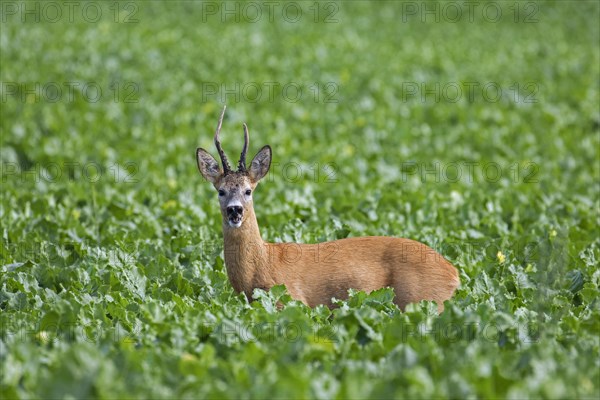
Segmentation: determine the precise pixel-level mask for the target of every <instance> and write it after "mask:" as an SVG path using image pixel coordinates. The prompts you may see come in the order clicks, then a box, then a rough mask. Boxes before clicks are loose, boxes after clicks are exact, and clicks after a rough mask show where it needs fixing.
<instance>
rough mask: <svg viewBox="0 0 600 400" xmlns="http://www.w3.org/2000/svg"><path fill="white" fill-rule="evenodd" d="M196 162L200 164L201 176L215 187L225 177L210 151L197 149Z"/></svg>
mask: <svg viewBox="0 0 600 400" xmlns="http://www.w3.org/2000/svg"><path fill="white" fill-rule="evenodd" d="M196 162H197V163H198V171H200V174H201V175H202V176H203V177H204V179H206V180H207V181H209V182H210V183H212V184H213V185H214V184H215V183H216V182H217V180H218V179H219V178H220V177H221V176H222V175H223V171H221V168H220V167H219V163H218V162H217V160H215V158H214V157H213V156H211V155H210V154H209V153H208V151H206V150H204V149H202V148H200V147H199V148H198V149H196Z"/></svg>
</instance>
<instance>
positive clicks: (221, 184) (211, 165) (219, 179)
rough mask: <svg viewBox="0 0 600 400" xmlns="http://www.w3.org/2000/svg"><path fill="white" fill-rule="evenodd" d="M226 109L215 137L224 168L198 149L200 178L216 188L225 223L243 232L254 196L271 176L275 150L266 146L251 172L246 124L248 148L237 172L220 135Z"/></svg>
mask: <svg viewBox="0 0 600 400" xmlns="http://www.w3.org/2000/svg"><path fill="white" fill-rule="evenodd" d="M225 108H226V107H223V112H221V117H220V118H219V123H218V125H217V131H216V133H215V138H214V141H215V146H216V147H217V152H218V153H219V157H220V158H221V164H222V165H223V168H221V167H220V166H219V163H218V162H217V160H215V158H214V157H213V156H211V155H210V154H209V153H208V152H207V151H206V150H204V149H202V148H198V149H196V161H197V163H198V170H199V171H200V174H201V175H202V176H203V177H204V178H205V179H206V180H208V181H209V182H210V183H212V184H213V186H214V187H215V189H216V190H217V192H218V194H219V204H220V206H221V215H222V216H223V221H224V222H227V225H228V226H229V227H230V228H239V227H241V226H242V224H243V223H244V221H245V217H246V215H248V212H249V211H250V210H253V205H252V192H253V191H254V189H255V188H256V185H257V184H258V181H260V180H261V179H262V178H263V177H264V176H265V175H266V174H267V172H269V167H270V166H271V147H270V146H268V145H267V146H263V148H261V149H260V151H259V152H258V153H257V154H256V156H254V158H253V159H252V162H251V163H250V168H247V167H246V152H247V151H248V143H249V141H250V140H249V135H248V127H247V126H246V124H244V147H243V148H242V154H241V155H240V160H239V161H238V169H237V171H233V170H232V169H231V166H230V165H229V161H228V160H227V156H226V155H225V152H224V151H223V148H222V147H221V141H220V139H219V133H220V132H221V125H222V124H223V116H224V115H225Z"/></svg>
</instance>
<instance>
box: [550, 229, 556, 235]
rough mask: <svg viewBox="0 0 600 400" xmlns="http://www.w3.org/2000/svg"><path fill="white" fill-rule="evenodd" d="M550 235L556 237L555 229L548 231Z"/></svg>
mask: <svg viewBox="0 0 600 400" xmlns="http://www.w3.org/2000/svg"><path fill="white" fill-rule="evenodd" d="M550 237H556V229H552V230H551V231H550Z"/></svg>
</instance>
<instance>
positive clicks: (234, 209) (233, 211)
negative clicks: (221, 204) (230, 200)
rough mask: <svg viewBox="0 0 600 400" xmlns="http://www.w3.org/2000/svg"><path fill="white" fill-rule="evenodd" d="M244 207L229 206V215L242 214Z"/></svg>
mask: <svg viewBox="0 0 600 400" xmlns="http://www.w3.org/2000/svg"><path fill="white" fill-rule="evenodd" d="M242 211H244V209H243V208H242V207H241V206H231V207H227V215H238V214H241V213H242Z"/></svg>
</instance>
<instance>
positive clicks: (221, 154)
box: [215, 106, 231, 175]
mask: <svg viewBox="0 0 600 400" xmlns="http://www.w3.org/2000/svg"><path fill="white" fill-rule="evenodd" d="M226 108H227V106H223V112H221V117H220V118H219V124H218V125H217V131H216V132H215V146H216V147H217V151H218V152H219V157H221V163H222V164H223V173H224V174H225V175H227V174H228V173H230V172H231V166H230V165H229V161H227V156H226V155H225V152H224V151H223V148H222V147H221V141H220V140H219V133H220V132H221V125H223V116H224V115H225V109H226Z"/></svg>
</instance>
